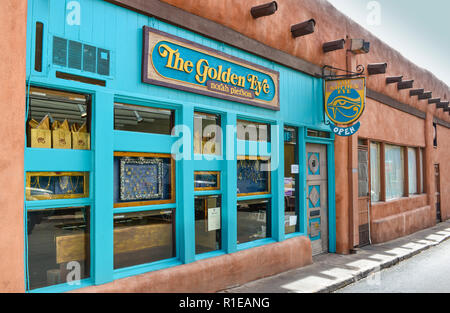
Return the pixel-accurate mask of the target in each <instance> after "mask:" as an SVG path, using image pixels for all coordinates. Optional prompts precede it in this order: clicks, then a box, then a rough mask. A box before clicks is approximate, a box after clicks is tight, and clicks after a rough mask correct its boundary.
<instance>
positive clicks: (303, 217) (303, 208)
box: [298, 127, 308, 234]
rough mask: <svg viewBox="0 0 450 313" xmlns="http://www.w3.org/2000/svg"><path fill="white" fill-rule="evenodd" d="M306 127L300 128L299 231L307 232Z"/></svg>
mask: <svg viewBox="0 0 450 313" xmlns="http://www.w3.org/2000/svg"><path fill="white" fill-rule="evenodd" d="M305 134H306V128H305V127H299V128H298V163H299V177H300V178H299V186H298V188H299V197H300V199H299V206H300V208H299V210H300V212H299V223H300V224H299V232H301V233H304V234H307V233H308V227H307V221H308V217H307V203H306V201H307V191H306V177H307V175H306V169H307V164H306V141H305V139H304V138H305Z"/></svg>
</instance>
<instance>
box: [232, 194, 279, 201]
mask: <svg viewBox="0 0 450 313" xmlns="http://www.w3.org/2000/svg"><path fill="white" fill-rule="evenodd" d="M257 199H272V194H270V193H268V194H263V195H255V196H240V197H237V201H247V200H257Z"/></svg>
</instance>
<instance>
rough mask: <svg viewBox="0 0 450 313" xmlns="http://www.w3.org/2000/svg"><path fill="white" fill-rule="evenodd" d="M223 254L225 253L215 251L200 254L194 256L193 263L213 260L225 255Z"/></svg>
mask: <svg viewBox="0 0 450 313" xmlns="http://www.w3.org/2000/svg"><path fill="white" fill-rule="evenodd" d="M225 254H227V253H226V252H225V251H223V250H217V251H210V252H206V253H201V254H197V255H195V261H199V260H205V259H210V258H215V257H218V256H222V255H225Z"/></svg>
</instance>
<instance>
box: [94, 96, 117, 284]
mask: <svg viewBox="0 0 450 313" xmlns="http://www.w3.org/2000/svg"><path fill="white" fill-rule="evenodd" d="M113 102H114V95H113V94H112V93H104V92H97V93H96V94H95V96H94V98H93V105H92V112H93V113H92V114H93V118H92V123H93V127H92V129H93V136H92V137H93V138H92V139H93V140H92V142H93V145H92V146H93V148H94V151H95V154H94V165H95V175H94V191H95V193H96V194H97V195H102V196H101V197H99V196H97V197H95V198H94V207H93V208H92V210H91V212H92V213H91V217H92V220H93V227H92V229H91V234H93V236H91V251H92V252H93V253H92V254H93V256H94V258H93V262H92V264H91V265H92V266H91V268H92V273H93V278H94V283H95V284H96V285H100V284H104V283H107V282H110V281H112V280H113V270H112V269H113V246H114V240H113V231H114V227H113V212H112V207H113V190H114V188H113V181H114V176H113V171H114V161H113V134H114V133H113V129H114V119H113V116H114V106H113V105H112V104H113Z"/></svg>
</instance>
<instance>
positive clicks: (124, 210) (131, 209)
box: [113, 203, 176, 214]
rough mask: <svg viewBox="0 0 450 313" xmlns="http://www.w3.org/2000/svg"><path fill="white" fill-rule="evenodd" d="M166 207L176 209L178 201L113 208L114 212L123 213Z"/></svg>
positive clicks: (164, 208)
mask: <svg viewBox="0 0 450 313" xmlns="http://www.w3.org/2000/svg"><path fill="white" fill-rule="evenodd" d="M166 209H174V210H175V209H176V203H165V204H153V205H142V206H133V207H124V208H115V209H114V210H113V213H114V214H121V213H131V212H144V211H155V210H166Z"/></svg>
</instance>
